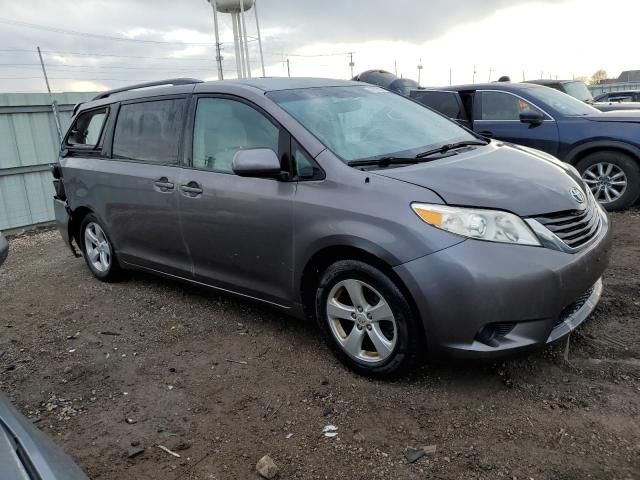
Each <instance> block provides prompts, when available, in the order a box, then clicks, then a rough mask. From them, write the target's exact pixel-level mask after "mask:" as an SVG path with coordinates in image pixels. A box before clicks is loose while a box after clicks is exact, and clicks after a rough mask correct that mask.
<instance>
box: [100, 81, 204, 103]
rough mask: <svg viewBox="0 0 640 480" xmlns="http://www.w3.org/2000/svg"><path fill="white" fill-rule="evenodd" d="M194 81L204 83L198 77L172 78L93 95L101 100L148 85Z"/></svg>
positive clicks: (180, 83)
mask: <svg viewBox="0 0 640 480" xmlns="http://www.w3.org/2000/svg"><path fill="white" fill-rule="evenodd" d="M194 83H202V80H198V79H197V78H170V79H169V80H158V81H157V82H146V83H138V84H136V85H131V86H129V87H122V88H114V89H113V90H107V91H105V92H102V93H100V94H99V95H96V96H95V97H93V99H92V100H101V99H103V98H107V97H110V96H111V95H114V94H116V93H121V92H128V91H129V90H138V89H139V88H147V87H159V86H161V85H192V84H194Z"/></svg>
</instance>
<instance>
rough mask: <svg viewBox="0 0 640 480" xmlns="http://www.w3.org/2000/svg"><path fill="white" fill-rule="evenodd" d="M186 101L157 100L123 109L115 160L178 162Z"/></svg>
mask: <svg viewBox="0 0 640 480" xmlns="http://www.w3.org/2000/svg"><path fill="white" fill-rule="evenodd" d="M183 111H184V100H182V99H173V100H157V101H152V102H142V103H130V104H127V105H122V106H121V107H120V113H119V114H118V122H117V123H116V129H115V134H114V137H113V158H117V159H125V160H138V161H142V162H151V163H164V164H175V163H178V143H179V140H180V131H181V130H182V119H183Z"/></svg>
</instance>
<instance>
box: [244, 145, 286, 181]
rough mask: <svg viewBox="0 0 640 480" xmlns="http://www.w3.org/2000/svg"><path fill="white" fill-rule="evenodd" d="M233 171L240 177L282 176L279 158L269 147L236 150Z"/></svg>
mask: <svg viewBox="0 0 640 480" xmlns="http://www.w3.org/2000/svg"><path fill="white" fill-rule="evenodd" d="M233 172H234V173H235V174H236V175H239V176H241V177H268V178H279V177H281V176H282V168H281V167H280V160H279V159H278V156H277V155H276V152H274V151H273V150H271V149H270V148H251V149H247V150H238V151H237V152H236V154H235V155H234V157H233Z"/></svg>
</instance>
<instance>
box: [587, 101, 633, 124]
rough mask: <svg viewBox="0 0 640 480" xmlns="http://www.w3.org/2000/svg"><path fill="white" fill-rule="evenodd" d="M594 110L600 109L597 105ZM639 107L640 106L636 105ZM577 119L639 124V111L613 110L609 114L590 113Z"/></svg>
mask: <svg viewBox="0 0 640 480" xmlns="http://www.w3.org/2000/svg"><path fill="white" fill-rule="evenodd" d="M593 106H594V107H596V108H600V106H599V105H593ZM638 106H639V107H640V104H638ZM579 118H584V119H586V120H591V121H594V122H631V123H640V109H638V110H635V109H632V110H626V109H625V110H614V111H611V112H602V113H591V114H589V115H584V116H582V117H579Z"/></svg>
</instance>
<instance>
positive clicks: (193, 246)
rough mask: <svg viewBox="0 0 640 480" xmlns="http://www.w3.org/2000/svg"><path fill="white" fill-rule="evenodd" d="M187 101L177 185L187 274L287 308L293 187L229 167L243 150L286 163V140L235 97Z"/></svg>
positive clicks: (259, 113) (263, 115)
mask: <svg viewBox="0 0 640 480" xmlns="http://www.w3.org/2000/svg"><path fill="white" fill-rule="evenodd" d="M193 102H194V103H193V105H192V115H193V116H192V118H193V122H192V124H193V128H192V131H191V141H190V142H188V143H189V144H190V145H189V146H187V149H188V150H187V151H191V152H192V154H191V155H190V156H191V160H190V162H189V165H188V166H187V167H185V168H183V169H182V173H181V178H180V182H179V186H178V189H179V198H180V200H179V203H180V205H179V208H180V223H181V226H182V232H183V236H184V239H185V242H186V244H187V247H188V250H189V252H190V254H191V258H192V262H193V274H194V276H195V278H196V279H197V280H199V281H201V282H203V283H206V284H208V285H212V286H215V287H218V288H222V289H225V290H230V291H232V292H235V293H240V294H243V295H248V296H251V297H254V298H258V299H261V300H266V301H269V302H272V303H277V304H280V305H285V306H287V305H286V304H287V301H288V299H290V298H291V289H292V282H293V280H292V273H291V272H292V254H293V247H292V245H293V202H294V197H295V192H296V182H293V181H285V180H277V179H272V178H250V177H240V176H238V175H236V174H235V173H234V172H233V165H232V164H233V157H234V155H235V153H236V152H237V151H238V150H239V149H247V148H270V149H272V150H274V151H275V152H276V153H277V154H278V156H279V158H281V159H283V161H284V160H286V159H288V152H289V135H288V134H287V133H286V132H285V131H284V130H283V129H281V128H280V126H279V125H278V124H277V123H276V122H275V120H273V119H272V118H270V117H269V116H268V115H267V114H266V113H265V112H263V111H261V110H259V109H258V108H257V107H255V106H254V105H252V104H249V103H248V102H245V101H242V100H239V99H237V98H233V97H225V96H200V97H195V98H194V100H193ZM284 167H285V170H286V169H287V168H286V167H287V166H286V165H284Z"/></svg>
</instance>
